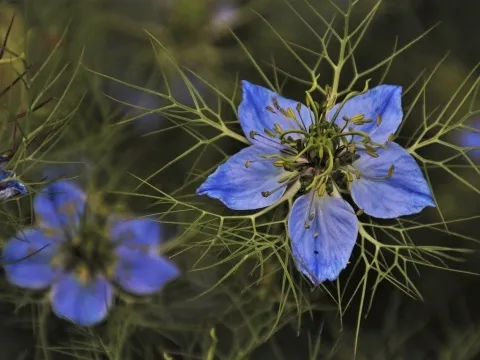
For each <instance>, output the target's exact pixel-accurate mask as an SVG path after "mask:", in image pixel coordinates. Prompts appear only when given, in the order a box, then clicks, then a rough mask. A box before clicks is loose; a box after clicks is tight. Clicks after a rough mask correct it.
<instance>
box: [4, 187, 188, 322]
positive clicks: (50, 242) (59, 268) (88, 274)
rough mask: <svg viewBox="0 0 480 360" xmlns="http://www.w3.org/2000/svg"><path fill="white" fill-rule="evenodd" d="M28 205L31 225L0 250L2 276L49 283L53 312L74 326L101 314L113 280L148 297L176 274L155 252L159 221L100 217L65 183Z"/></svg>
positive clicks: (26, 283) (24, 283)
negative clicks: (32, 219) (33, 223)
mask: <svg viewBox="0 0 480 360" xmlns="http://www.w3.org/2000/svg"><path fill="white" fill-rule="evenodd" d="M34 209H35V214H36V218H37V222H38V225H37V227H36V228H34V229H27V230H24V231H22V232H20V233H19V234H18V235H17V236H16V237H14V238H12V239H10V240H9V241H8V242H7V244H6V245H5V247H4V249H3V257H4V262H5V263H6V265H4V267H5V271H6V275H7V279H8V280H9V281H10V282H11V283H13V284H15V285H17V286H19V287H22V288H28V289H33V290H42V289H46V288H48V287H51V302H52V307H53V311H54V312H55V313H56V314H57V315H58V316H60V317H64V318H67V319H68V320H70V321H72V322H74V323H75V324H78V325H82V326H90V325H94V324H96V323H98V322H100V321H102V320H103V319H105V317H106V316H107V313H108V311H109V309H110V308H111V306H112V303H113V298H114V291H115V285H118V286H120V287H121V288H122V289H123V290H124V291H127V292H129V293H132V294H134V295H149V294H152V293H154V292H156V291H158V290H160V289H161V288H162V287H163V286H164V285H165V284H166V283H167V282H168V281H170V280H173V279H175V278H176V277H177V276H178V275H179V271H178V269H177V267H176V266H175V265H174V264H173V263H171V262H170V261H169V260H167V259H166V258H164V257H162V256H160V255H159V253H158V245H159V244H160V241H161V227H160V224H159V223H156V222H152V221H149V220H140V219H122V218H120V217H110V218H109V219H107V220H105V219H101V218H98V217H97V216H96V214H95V213H93V212H91V211H89V209H87V198H86V195H85V194H84V193H83V192H82V191H81V190H80V189H79V188H78V187H77V186H75V185H74V184H73V183H71V182H68V181H59V182H56V183H53V184H52V185H50V186H48V187H46V188H45V189H44V190H43V191H42V192H41V193H40V194H39V195H37V196H36V197H35V199H34Z"/></svg>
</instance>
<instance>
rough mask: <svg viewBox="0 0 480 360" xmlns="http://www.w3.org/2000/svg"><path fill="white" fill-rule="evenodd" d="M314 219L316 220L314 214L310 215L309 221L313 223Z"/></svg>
mask: <svg viewBox="0 0 480 360" xmlns="http://www.w3.org/2000/svg"><path fill="white" fill-rule="evenodd" d="M314 218H315V214H314V213H311V214H310V215H308V220H310V221H313V219H314Z"/></svg>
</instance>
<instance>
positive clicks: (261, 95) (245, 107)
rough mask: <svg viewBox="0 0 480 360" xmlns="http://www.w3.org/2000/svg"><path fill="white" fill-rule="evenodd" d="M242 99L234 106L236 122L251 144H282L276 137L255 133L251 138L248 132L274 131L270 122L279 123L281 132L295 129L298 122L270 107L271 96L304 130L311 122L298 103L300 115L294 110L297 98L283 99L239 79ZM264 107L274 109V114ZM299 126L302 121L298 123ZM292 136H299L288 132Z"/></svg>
mask: <svg viewBox="0 0 480 360" xmlns="http://www.w3.org/2000/svg"><path fill="white" fill-rule="evenodd" d="M242 89H243V100H242V103H241V104H240V106H239V108H238V117H239V119H240V125H241V126H242V129H243V132H244V133H245V136H247V138H248V139H250V141H252V143H253V144H263V145H270V146H276V147H282V145H280V144H279V140H278V138H275V139H272V141H269V140H266V139H263V138H260V137H258V136H255V138H254V139H251V137H250V132H251V131H256V132H257V133H258V134H261V135H263V136H265V137H268V136H267V135H265V132H264V130H265V129H268V130H270V131H272V132H275V131H274V124H278V125H280V127H281V128H282V130H283V131H286V130H298V129H300V127H299V125H298V124H297V122H295V120H293V119H292V118H290V117H287V116H285V115H283V114H282V113H281V112H280V111H278V110H277V109H276V108H275V106H274V99H276V100H277V101H278V105H279V106H280V107H281V108H282V109H283V110H285V111H287V109H289V108H290V109H292V111H293V112H294V114H295V116H296V117H297V119H298V121H299V123H300V124H302V120H303V123H304V124H305V127H306V130H307V131H308V127H309V126H310V125H311V124H312V123H313V120H314V115H313V113H312V112H311V111H310V109H309V108H307V107H306V106H305V105H303V104H301V108H300V115H299V114H298V112H297V105H298V104H299V102H298V101H295V100H290V99H286V98H284V97H282V96H280V95H278V94H277V93H274V92H273V91H270V90H268V89H266V88H264V87H262V86H258V85H254V84H251V83H249V82H248V81H245V80H244V81H242ZM267 106H269V107H270V108H271V109H273V110H274V111H275V114H274V113H272V112H271V111H270V110H267ZM302 127H303V124H302ZM290 136H291V137H292V138H294V139H295V138H299V137H301V136H300V135H298V134H293V133H292V134H290Z"/></svg>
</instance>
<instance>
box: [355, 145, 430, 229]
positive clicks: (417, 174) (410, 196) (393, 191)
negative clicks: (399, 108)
mask: <svg viewBox="0 0 480 360" xmlns="http://www.w3.org/2000/svg"><path fill="white" fill-rule="evenodd" d="M377 154H378V155H379V157H378V158H373V157H371V156H369V155H368V154H366V153H359V155H360V156H361V157H360V159H358V160H357V161H355V162H354V163H353V166H354V167H356V168H357V169H358V170H359V171H360V179H356V178H355V179H354V181H353V183H352V185H351V193H352V197H353V200H354V201H355V203H356V204H357V205H358V207H360V208H361V209H363V210H364V211H365V212H366V213H367V214H368V215H371V216H375V217H377V218H382V219H391V218H396V217H398V216H402V215H410V214H416V213H418V212H420V211H422V210H423V208H425V207H426V206H433V207H434V206H435V202H434V201H433V198H432V194H431V192H430V188H429V186H428V184H427V181H426V180H425V178H424V176H423V174H422V171H421V170H420V168H419V166H418V164H417V163H416V161H415V159H414V158H413V157H412V156H411V155H410V154H409V153H408V152H407V151H406V150H405V149H404V148H402V147H401V146H400V145H398V144H396V143H388V144H387V149H382V148H378V150H377ZM392 165H394V167H395V168H394V171H393V176H392V177H391V178H390V179H382V180H376V179H371V177H377V178H383V177H385V176H387V174H388V171H389V169H390V167H391V166H392ZM369 177H370V178H369Z"/></svg>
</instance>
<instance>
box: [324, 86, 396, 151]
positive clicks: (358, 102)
mask: <svg viewBox="0 0 480 360" xmlns="http://www.w3.org/2000/svg"><path fill="white" fill-rule="evenodd" d="M339 106H340V104H337V105H335V106H334V107H333V108H332V109H331V110H330V111H329V112H328V118H329V119H332V118H333V116H334V115H335V112H336V111H337V109H338V107H339ZM358 114H363V115H364V116H365V118H366V119H370V120H373V121H372V122H371V123H368V124H364V125H353V124H349V125H348V126H349V127H350V126H351V127H353V128H354V130H360V131H364V132H366V133H367V134H369V135H370V138H371V139H372V140H373V141H374V142H377V143H381V144H383V143H385V142H387V140H388V138H389V136H390V135H391V134H393V133H395V132H396V131H397V129H398V127H399V126H400V123H401V122H402V118H403V112H402V88H401V87H400V86H394V85H380V86H377V87H374V88H373V89H370V90H368V91H367V92H366V93H365V94H361V95H357V96H355V97H353V98H351V99H350V100H348V101H347V102H346V103H345V104H344V106H343V107H342V109H341V110H340V112H339V114H338V116H337V117H336V118H335V123H336V124H337V125H338V126H340V128H343V126H344V124H345V121H344V120H343V117H344V116H346V117H348V118H351V117H353V116H355V115H358ZM377 116H381V119H382V121H381V123H380V126H378V125H377ZM345 131H348V129H346V130H345ZM362 139H363V138H362V137H360V136H355V140H357V141H360V140H362Z"/></svg>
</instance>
